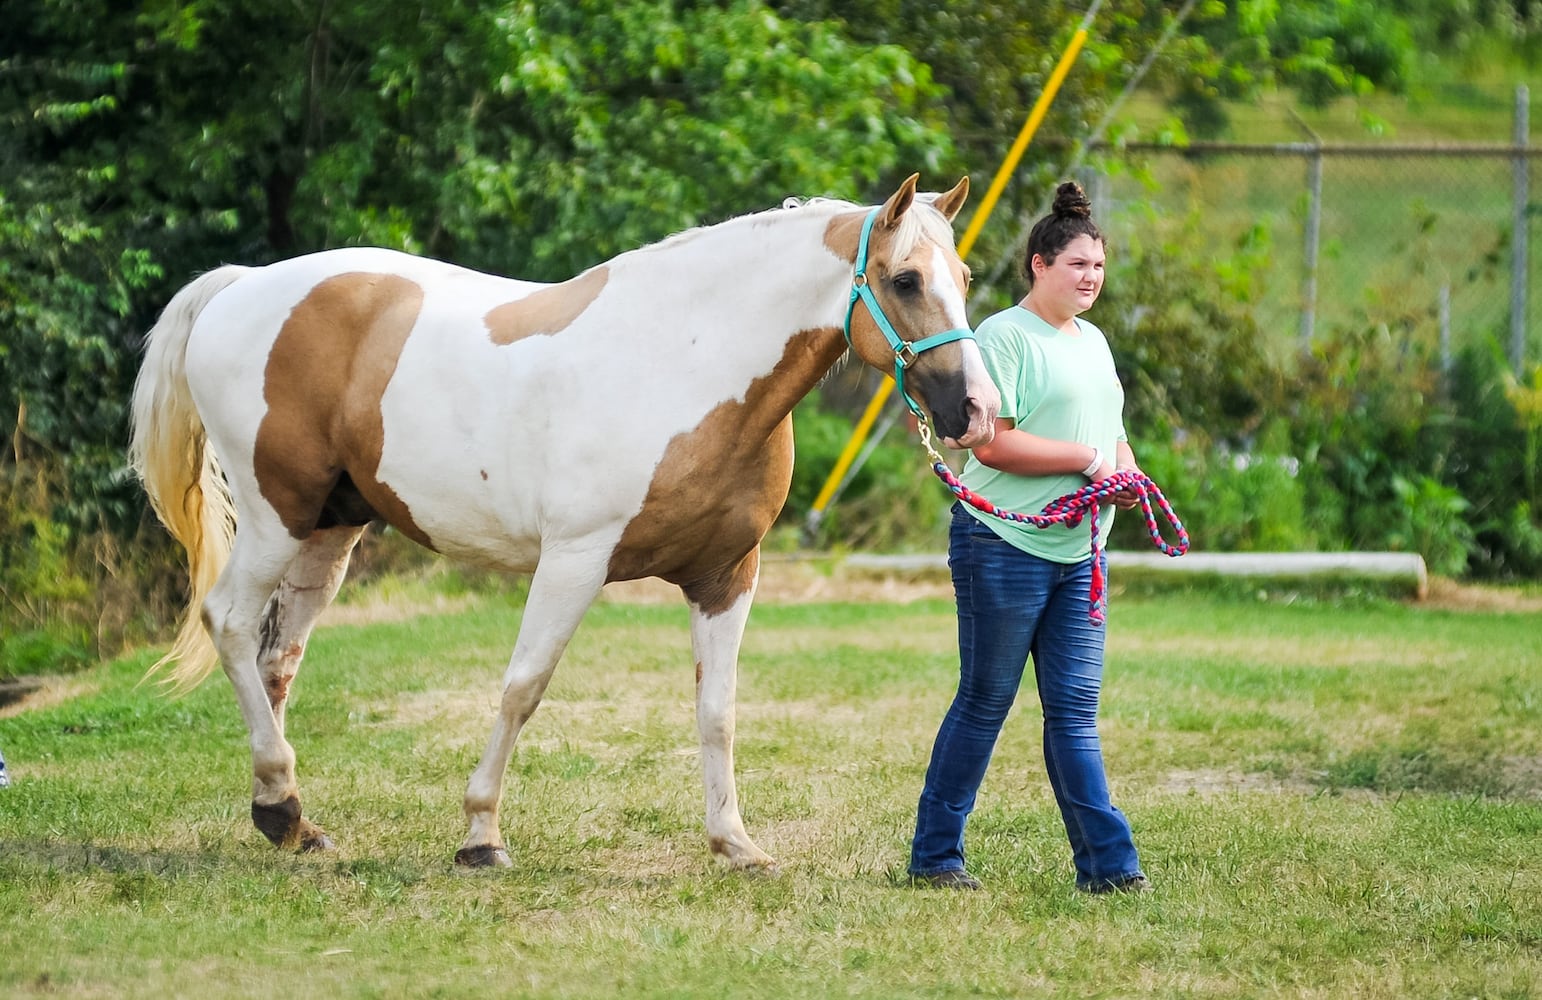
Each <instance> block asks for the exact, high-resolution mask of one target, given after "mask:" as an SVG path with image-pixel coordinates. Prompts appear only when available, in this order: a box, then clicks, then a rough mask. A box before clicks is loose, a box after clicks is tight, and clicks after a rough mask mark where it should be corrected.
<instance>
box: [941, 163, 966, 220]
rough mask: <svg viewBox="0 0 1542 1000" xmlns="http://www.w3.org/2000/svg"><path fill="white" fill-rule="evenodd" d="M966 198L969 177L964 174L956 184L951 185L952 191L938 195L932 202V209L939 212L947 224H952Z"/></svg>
mask: <svg viewBox="0 0 1542 1000" xmlns="http://www.w3.org/2000/svg"><path fill="white" fill-rule="evenodd" d="M968 197H969V175H968V174H965V175H964V176H962V177H960V178H959V179H958V183H957V184H955V185H953V190H951V191H947V192H944V193H943V194H939V195H938V196H937V198H936V200H934V201H933V202H932V207H933V208H935V209H936V210H937V211H939V212H941V213H942V214H943V216H944V217H945V218H946V219H947V220H948V221H949V222H952V221H953V220H954V219H955V218H957V216H958V213H959V210H960V209H962V208H963V207H964V202H965V200H967V199H968Z"/></svg>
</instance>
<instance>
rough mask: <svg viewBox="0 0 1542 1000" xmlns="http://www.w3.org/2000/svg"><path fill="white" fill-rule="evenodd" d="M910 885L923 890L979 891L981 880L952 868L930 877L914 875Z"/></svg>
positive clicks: (932, 874)
mask: <svg viewBox="0 0 1542 1000" xmlns="http://www.w3.org/2000/svg"><path fill="white" fill-rule="evenodd" d="M910 884H911V885H912V886H915V887H917V888H921V889H979V888H982V886H981V885H980V880H979V879H977V878H975V877H974V876H973V875H971V874H969V873H968V872H966V871H964V869H962V868H951V869H949V870H948V871H945V872H932V873H931V874H930V875H912V876H910Z"/></svg>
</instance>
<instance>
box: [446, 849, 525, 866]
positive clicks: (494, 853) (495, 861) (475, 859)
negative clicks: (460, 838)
mask: <svg viewBox="0 0 1542 1000" xmlns="http://www.w3.org/2000/svg"><path fill="white" fill-rule="evenodd" d="M455 863H456V864H458V865H462V866H464V867H466V868H513V867H514V862H513V861H511V860H509V852H508V851H506V850H504V849H503V848H501V847H494V846H493V845H492V844H482V845H481V846H479V847H462V848H461V849H460V850H458V851H456V852H455Z"/></svg>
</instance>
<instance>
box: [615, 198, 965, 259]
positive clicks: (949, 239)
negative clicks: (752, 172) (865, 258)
mask: <svg viewBox="0 0 1542 1000" xmlns="http://www.w3.org/2000/svg"><path fill="white" fill-rule="evenodd" d="M936 197H937V196H936V195H935V194H918V195H916V200H915V203H914V205H913V206H912V208H911V210H910V211H908V212H906V213H905V214H904V215H902V216H901V217H900V225H899V229H898V230H897V231H896V232H895V234H894V250H893V252H894V255H895V256H896V257H901V258H903V257H906V256H909V255H910V253H911V252H912V251H914V250H915V248H916V245H917V244H918V243H920V242H921V240H922V238H927V239H932V240H935V241H937V242H938V243H941V244H943V245H945V246H952V245H953V228H952V225H951V224H950V223H949V222H948V220H947V219H945V218H943V215H942V213H941V212H938V211H937V210H936V209H934V208H932V201H933V200H934V199H935V198H936ZM923 206H924V208H925V209H926V210H925V211H916V209H917V208H921V207H923ZM866 207H868V206H864V205H858V204H857V203H855V202H850V201H843V200H842V199H840V198H825V197H820V196H815V197H812V198H798V197H789V198H785V199H783V200H782V204H781V205H780V206H778V207H776V208H768V209H764V210H762V211H759V212H750V213H748V214H746V215H739V216H735V217H733V218H731V219H725V220H724V221H723V222H719V223H716V224H712V225H704V226H695V227H693V228H691V229H685V230H682V231H680V232H678V233H675V234H673V235H672V236H666V237H665V238H664V239H662V240H659V241H658V242H657V243H652V244H649V245H648V246H644V247H638V248H637V249H636V250H634V251H631V252H633V253H651V252H653V251H656V250H666V249H671V248H673V247H677V246H680V245H682V244H684V243H688V242H690V241H692V240H694V239H696V238H697V237H699V236H701V235H702V234H703V233H705V232H707V231H708V230H712V229H716V228H717V227H718V226H722V225H725V224H729V223H736V222H754V221H757V220H759V221H767V220H773V219H774V218H775V217H777V216H780V215H782V214H783V213H786V212H800V211H820V212H823V213H824V214H826V215H835V214H836V213H838V212H853V211H859V210H861V209H863V208H866Z"/></svg>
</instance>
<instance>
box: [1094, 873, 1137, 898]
mask: <svg viewBox="0 0 1542 1000" xmlns="http://www.w3.org/2000/svg"><path fill="white" fill-rule="evenodd" d="M1076 888H1078V889H1080V890H1081V891H1082V892H1090V893H1092V894H1093V895H1094V896H1102V895H1105V894H1107V893H1110V892H1150V891H1151V890H1152V885H1151V880H1150V879H1148V878H1146V876H1144V875H1127V876H1125V877H1124V878H1116V879H1113V880H1111V881H1108V882H1099V883H1097V884H1096V885H1079V886H1077V887H1076Z"/></svg>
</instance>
